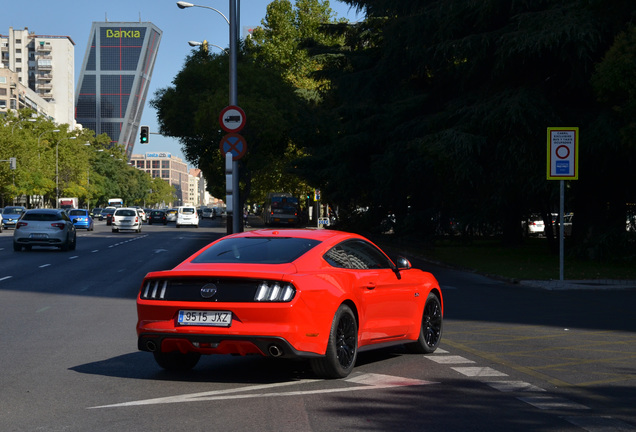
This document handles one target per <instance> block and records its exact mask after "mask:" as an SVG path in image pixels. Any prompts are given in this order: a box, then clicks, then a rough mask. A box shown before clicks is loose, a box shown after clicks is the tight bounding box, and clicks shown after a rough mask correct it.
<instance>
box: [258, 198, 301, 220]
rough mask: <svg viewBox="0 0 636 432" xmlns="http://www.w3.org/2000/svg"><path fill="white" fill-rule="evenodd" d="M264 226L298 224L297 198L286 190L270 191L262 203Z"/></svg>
mask: <svg viewBox="0 0 636 432" xmlns="http://www.w3.org/2000/svg"><path fill="white" fill-rule="evenodd" d="M263 222H265V225H266V226H272V225H289V226H296V225H297V224H298V198H295V197H293V196H292V195H291V194H290V193H287V192H270V193H269V194H268V195H267V199H266V200H265V204H264V205H263Z"/></svg>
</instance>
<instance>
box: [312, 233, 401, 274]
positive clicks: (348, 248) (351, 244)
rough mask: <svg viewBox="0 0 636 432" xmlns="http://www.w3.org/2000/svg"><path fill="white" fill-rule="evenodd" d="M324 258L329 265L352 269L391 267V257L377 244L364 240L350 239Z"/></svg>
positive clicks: (330, 251)
mask: <svg viewBox="0 0 636 432" xmlns="http://www.w3.org/2000/svg"><path fill="white" fill-rule="evenodd" d="M323 258H324V259H325V261H327V262H328V263H329V265H331V266H333V267H338V268H350V269H361V270H365V269H383V268H391V267H392V266H391V262H390V261H389V259H388V258H387V257H386V256H385V255H384V254H383V253H382V252H381V251H380V250H379V249H378V248H376V247H375V246H373V245H372V244H370V243H368V242H365V241H362V240H348V241H345V242H342V243H340V244H339V245H337V246H336V247H333V248H331V249H330V250H329V251H328V252H327V253H326V254H325V255H324V256H323Z"/></svg>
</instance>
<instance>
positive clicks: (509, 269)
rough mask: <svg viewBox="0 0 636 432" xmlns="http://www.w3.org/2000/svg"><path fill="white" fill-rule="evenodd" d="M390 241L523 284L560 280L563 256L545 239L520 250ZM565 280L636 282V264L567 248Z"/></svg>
mask: <svg viewBox="0 0 636 432" xmlns="http://www.w3.org/2000/svg"><path fill="white" fill-rule="evenodd" d="M386 240H388V241H387V243H384V244H387V245H390V246H393V247H394V248H399V249H403V250H408V251H409V252H410V253H413V254H416V255H419V256H423V257H425V258H428V259H431V260H434V261H440V262H443V263H446V264H449V265H453V266H458V267H462V268H466V269H471V270H475V271H477V272H479V273H482V274H489V275H497V276H502V277H506V278H511V279H519V280H522V279H523V280H550V279H553V280H558V279H559V254H558V252H557V253H551V252H550V251H549V250H548V243H547V240H546V239H545V238H529V239H525V241H524V243H523V244H522V245H520V246H514V247H510V246H508V247H507V246H502V245H501V243H500V242H499V241H497V240H482V239H477V240H474V241H472V242H471V243H470V244H463V243H461V242H460V241H459V239H457V238H450V239H442V240H440V241H437V242H436V244H435V245H434V246H426V245H422V244H420V245H417V244H413V243H405V242H398V241H395V239H393V240H389V239H386ZM564 278H565V279H570V280H577V279H623V280H636V265H634V263H633V262H596V261H583V260H578V259H575V258H573V257H571V256H568V254H567V245H566V246H565V259H564Z"/></svg>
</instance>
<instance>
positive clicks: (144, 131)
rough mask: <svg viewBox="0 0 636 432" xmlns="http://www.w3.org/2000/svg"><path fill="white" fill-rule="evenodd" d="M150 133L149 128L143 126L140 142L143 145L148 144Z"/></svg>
mask: <svg viewBox="0 0 636 432" xmlns="http://www.w3.org/2000/svg"><path fill="white" fill-rule="evenodd" d="M149 134H150V132H149V131H148V126H141V132H140V134H139V142H140V143H142V144H148V135H149Z"/></svg>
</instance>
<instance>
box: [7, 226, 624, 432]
mask: <svg viewBox="0 0 636 432" xmlns="http://www.w3.org/2000/svg"><path fill="white" fill-rule="evenodd" d="M224 233H225V227H222V226H221V225H220V223H219V221H218V220H216V221H210V220H203V222H202V224H201V227H200V228H199V229H195V228H180V229H176V228H175V227H174V224H170V225H168V226H167V227H163V226H156V225H153V226H148V225H145V226H144V228H143V231H142V233H141V234H136V233H118V234H113V233H111V232H110V230H109V229H107V227H106V226H105V225H104V223H103V222H102V223H98V224H97V227H96V230H95V231H94V232H89V233H86V232H81V233H80V237H79V239H78V244H77V250H75V251H70V252H59V251H57V250H53V249H34V250H33V251H31V252H19V253H18V252H13V250H12V247H11V235H12V231H4V232H3V233H2V234H0V365H1V368H0V430H3V431H5V430H6V431H89V430H90V431H115V430H116V431H122V430H125V431H149V430H153V431H177V430H189V431H204V430H206V431H209V430H227V431H237V430H238V431H242V430H246V431H247V430H271V431H331V430H334V431H335V430H348V431H350V430H361V431H362V430H364V431H368V430H382V431H384V430H386V431H388V430H391V431H393V430H400V431H416V430H417V431H422V430H442V431H512V430H514V431H624V430H629V431H636V426H635V425H636V410H634V407H635V406H636V343H635V342H636V324H635V322H634V320H633V318H632V317H633V312H632V311H633V310H634V307H635V306H636V292H634V291H630V290H616V291H600V290H599V291H567V292H564V291H545V290H538V289H532V288H528V287H522V286H519V285H510V284H507V283H505V282H501V281H495V280H491V279H488V278H485V277H482V276H479V275H475V274H471V273H465V272H460V271H456V270H453V269H447V268H441V267H433V266H431V265H430V264H428V263H424V262H418V261H417V260H415V259H414V260H413V263H414V264H415V265H416V266H419V267H423V268H427V269H429V270H431V271H432V272H433V273H434V274H435V275H436V276H437V278H438V279H439V281H440V283H441V285H442V289H443V292H444V296H445V328H444V336H443V340H442V344H441V349H440V350H438V352H436V353H435V354H433V355H430V356H422V355H409V354H406V353H405V352H404V351H403V350H401V349H400V348H393V349H387V350H380V351H374V352H367V353H361V354H360V356H359V360H358V363H357V365H356V368H355V369H354V373H353V374H352V375H351V376H349V377H348V378H347V379H344V380H320V379H316V378H315V376H313V375H312V373H311V371H310V369H309V368H308V366H307V365H306V364H305V363H303V362H295V361H281V360H269V359H265V358H261V357H257V356H250V357H233V356H210V357H204V358H203V359H202V360H201V361H200V363H199V365H197V367H196V368H195V369H194V370H193V371H191V372H190V373H186V374H170V373H167V372H165V371H163V370H161V369H160V368H159V367H158V366H157V365H156V364H155V362H154V360H153V359H152V356H151V355H150V354H149V353H145V352H139V351H137V348H136V335H135V322H136V310H135V297H136V294H137V291H138V289H139V285H140V283H141V280H142V278H143V276H144V275H145V274H146V273H147V272H148V271H152V270H159V269H167V268H171V267H173V266H174V265H175V264H177V263H178V262H180V261H181V260H182V259H184V258H185V257H187V256H188V255H189V254H191V253H193V252H194V251H196V250H197V249H198V248H200V247H201V246H203V245H204V244H206V243H208V242H210V241H211V240H213V239H214V238H217V237H218V236H220V235H223V234H224Z"/></svg>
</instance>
